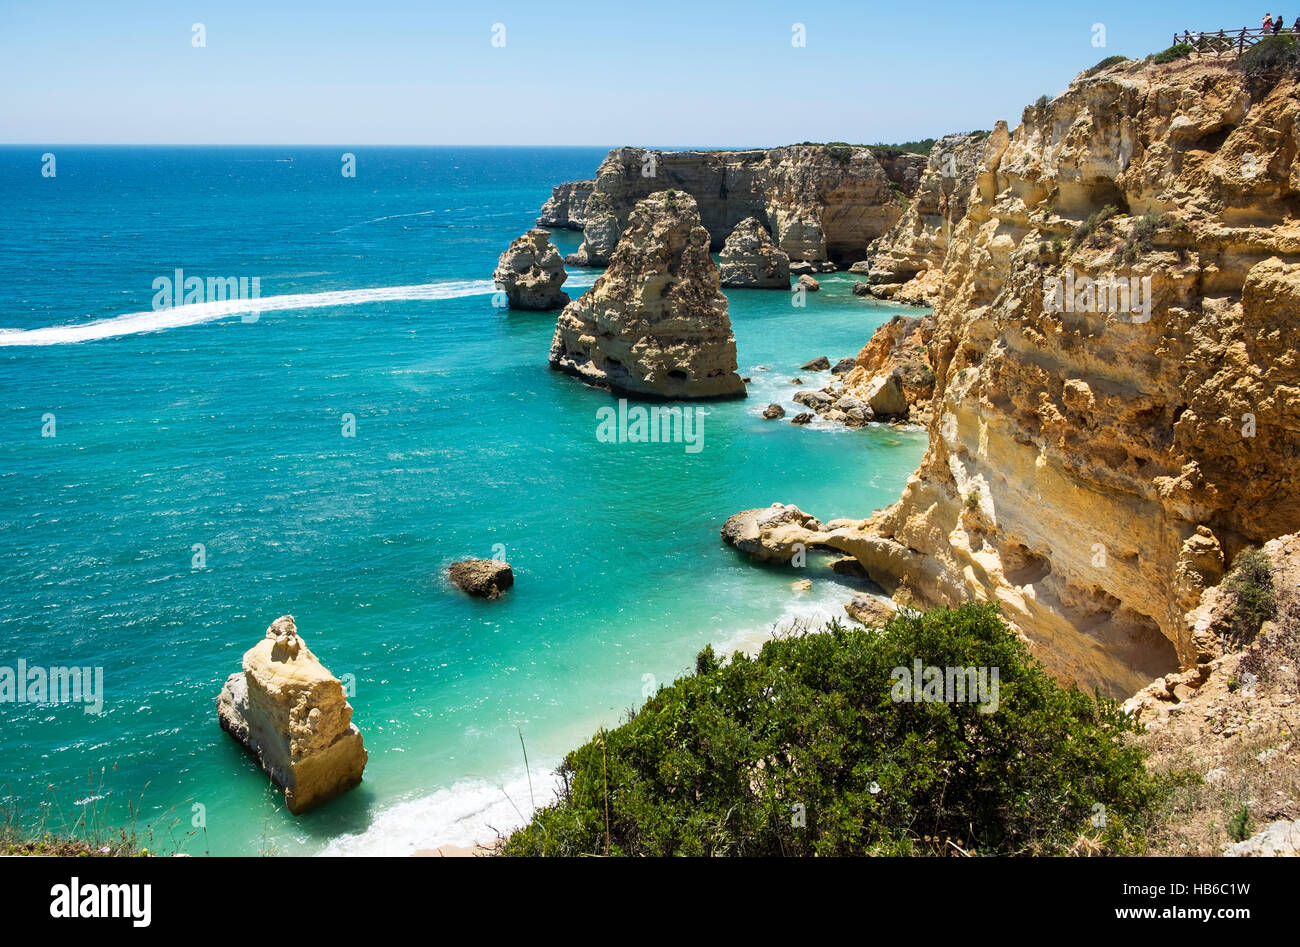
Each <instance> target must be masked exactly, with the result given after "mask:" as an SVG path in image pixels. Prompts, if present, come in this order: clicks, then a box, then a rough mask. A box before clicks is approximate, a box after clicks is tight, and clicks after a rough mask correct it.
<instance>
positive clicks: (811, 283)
mask: <svg viewBox="0 0 1300 947" xmlns="http://www.w3.org/2000/svg"><path fill="white" fill-rule="evenodd" d="M799 288H800V289H802V290H803V291H804V292H806V293H815V292H817V291H818V290H819V289H821V288H822V284H821V283H819V282H817V280H815V279H813V278H812V277H811V276H809V275H808V274H807V273H805V274H804V275H803V276H801V277H799Z"/></svg>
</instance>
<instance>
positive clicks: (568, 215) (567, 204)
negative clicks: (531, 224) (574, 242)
mask: <svg viewBox="0 0 1300 947" xmlns="http://www.w3.org/2000/svg"><path fill="white" fill-rule="evenodd" d="M595 187H596V182H595V181H570V182H569V183H567V184H559V185H556V186H555V187H553V188H551V198H550V200H548V201H547V202H546V203H545V204H543V205H542V212H541V215H540V216H539V217H538V218H537V226H539V227H545V228H546V229H548V230H581V229H582V228H583V227H585V226H586V225H587V200H588V198H590V197H591V192H592V191H593V190H595Z"/></svg>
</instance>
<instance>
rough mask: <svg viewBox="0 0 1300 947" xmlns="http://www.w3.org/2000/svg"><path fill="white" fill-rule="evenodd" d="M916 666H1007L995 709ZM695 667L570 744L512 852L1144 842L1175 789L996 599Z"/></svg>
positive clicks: (829, 850)
mask: <svg viewBox="0 0 1300 947" xmlns="http://www.w3.org/2000/svg"><path fill="white" fill-rule="evenodd" d="M918 659H919V660H920V661H921V663H922V664H923V665H924V666H929V667H939V668H966V667H971V668H986V669H989V668H997V669H998V670H999V680H998V685H997V691H996V694H997V698H996V699H997V705H996V708H995V709H994V710H993V711H992V712H983V710H984V709H985V708H982V706H981V705H980V704H978V703H973V702H961V701H952V702H945V701H942V700H938V701H929V702H927V701H920V702H909V701H903V700H895V699H894V698H893V692H894V691H895V690H896V689H897V688H896V685H895V680H896V678H895V675H894V672H895V669H900V668H907V669H911V668H913V666H914V665H913V662H914V660H918ZM696 668H697V673H696V674H695V675H693V676H688V677H684V678H682V679H681V680H678V681H677V682H675V683H674V684H672V685H671V686H670V687H666V688H661V689H660V691H659V693H657V694H656V695H655V696H654V697H652V698H650V700H649V701H647V702H646V704H645V705H644V707H643V708H642V709H641V710H640V712H639V713H636V714H635V715H633V716H632V718H631V719H630V720H629V721H628V722H627V723H625V724H624V725H622V726H620V727H618V728H617V729H614V730H609V731H602V732H600V733H599V734H597V736H596V738H595V739H593V740H592V741H591V742H590V743H588V744H586V745H585V746H583V747H581V748H579V749H577V750H575V751H573V752H572V753H570V754H569V755H568V756H567V757H566V758H565V760H564V762H563V764H562V765H561V766H560V768H559V771H558V772H559V775H560V776H561V777H562V787H561V789H560V790H559V793H558V796H559V798H558V799H557V801H556V802H555V804H553V805H551V806H550V807H548V808H545V809H542V810H540V811H539V812H537V813H536V814H535V815H534V817H533V819H532V821H531V822H530V823H529V824H528V825H526V826H524V827H523V828H521V829H520V830H518V831H517V832H515V833H514V834H513V835H511V836H510V837H509V838H508V839H506V840H505V841H504V843H503V852H504V853H505V854H508V855H582V854H601V853H606V852H608V853H610V854H617V855H814V854H816V855H856V854H924V853H927V852H930V853H935V852H939V851H941V850H945V851H947V852H948V853H952V846H959V847H960V848H961V849H962V850H963V851H967V852H978V853H980V854H992V853H1007V854H1020V853H1060V852H1065V851H1068V850H1069V849H1070V848H1071V846H1072V845H1074V844H1076V843H1077V842H1079V840H1080V839H1081V838H1083V837H1085V836H1086V837H1087V838H1088V840H1089V841H1088V844H1089V845H1090V846H1094V847H1100V848H1102V849H1103V850H1108V851H1125V850H1136V849H1138V848H1140V842H1135V841H1134V839H1135V838H1140V832H1141V830H1142V827H1143V826H1144V825H1145V824H1146V822H1147V820H1148V819H1149V818H1152V817H1153V816H1154V814H1155V811H1156V808H1157V806H1158V805H1159V803H1160V800H1161V799H1162V798H1163V797H1164V795H1165V793H1166V791H1167V790H1166V784H1165V783H1163V782H1161V781H1159V780H1157V779H1156V778H1155V777H1152V776H1150V775H1148V774H1147V772H1146V770H1145V769H1144V767H1143V763H1142V753H1141V751H1140V750H1138V749H1137V748H1135V747H1134V746H1132V745H1131V743H1129V742H1128V740H1127V739H1126V734H1127V733H1128V732H1129V731H1131V730H1132V729H1134V728H1135V726H1136V725H1135V724H1134V723H1132V722H1131V721H1130V720H1129V718H1128V717H1127V716H1125V715H1124V714H1123V712H1122V711H1121V710H1120V709H1119V707H1118V706H1117V705H1116V704H1115V703H1114V702H1113V701H1109V700H1105V699H1093V698H1091V697H1088V696H1087V695H1085V694H1082V693H1080V692H1079V691H1077V690H1074V689H1066V688H1064V687H1062V686H1061V685H1060V684H1058V683H1056V681H1054V680H1053V679H1052V678H1051V677H1050V676H1049V675H1048V674H1047V672H1046V671H1045V670H1044V669H1043V668H1042V666H1041V665H1039V664H1038V662H1037V661H1035V660H1034V659H1033V658H1031V657H1030V656H1029V654H1028V653H1027V651H1026V650H1025V647H1024V645H1023V644H1022V643H1021V641H1020V640H1019V639H1018V638H1017V636H1016V635H1015V634H1014V633H1013V632H1012V631H1011V630H1010V629H1009V628H1008V627H1007V626H1006V624H1005V623H1004V622H1003V621H1002V620H1001V618H1000V617H999V615H998V613H997V609H996V606H994V605H990V604H975V603H971V604H967V605H963V606H961V607H960V608H956V609H938V610H935V611H931V612H929V613H926V614H920V613H917V612H911V611H908V612H905V613H900V614H897V615H895V616H894V617H893V618H891V619H890V620H889V621H888V622H887V623H886V624H885V626H884V628H882V629H880V630H879V631H869V630H866V629H861V628H854V629H846V628H844V627H842V626H840V625H839V624H838V623H832V624H831V625H830V626H829V627H828V628H827V629H826V630H825V631H824V632H823V633H814V634H795V635H790V636H784V637H780V638H778V639H777V640H773V641H770V642H768V643H767V644H765V645H764V646H763V649H762V651H761V652H760V653H759V655H758V656H757V657H755V658H750V657H746V656H745V655H743V654H740V653H737V654H736V655H734V656H733V657H732V659H731V661H730V662H728V663H726V664H724V665H719V664H718V663H717V660H716V658H715V657H714V655H713V652H712V649H708V648H706V649H705V650H704V651H703V652H701V653H700V657H699V659H698V660H697V662H696ZM990 679H991V672H990ZM981 696H985V695H981ZM986 706H992V703H991V702H990V703H989V704H988V705H986ZM1099 812H1100V813H1104V818H1102V819H1100V820H1098V818H1097V814H1098V813H1099ZM1135 833H1136V834H1135Z"/></svg>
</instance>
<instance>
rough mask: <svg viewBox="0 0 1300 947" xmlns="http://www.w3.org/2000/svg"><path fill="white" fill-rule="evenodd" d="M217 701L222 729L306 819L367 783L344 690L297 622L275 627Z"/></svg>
mask: <svg viewBox="0 0 1300 947" xmlns="http://www.w3.org/2000/svg"><path fill="white" fill-rule="evenodd" d="M243 668H244V669H243V671H242V672H239V673H236V674H232V675H230V677H229V678H228V679H227V681H226V684H225V687H223V688H222V689H221V694H220V696H218V698H217V717H218V720H219V721H220V723H221V728H222V729H223V730H225V731H227V732H228V733H229V734H230V735H231V736H232V737H234V738H235V739H236V740H238V741H239V742H240V743H241V744H243V745H244V747H245V748H246V749H247V750H248V751H249V752H250V753H251V754H253V756H254V757H255V758H256V759H257V762H258V764H259V765H260V766H261V767H262V769H263V770H265V772H266V773H267V775H268V776H270V777H271V780H272V781H273V782H274V783H275V784H276V785H277V786H279V787H280V788H281V789H283V790H284V801H285V803H286V804H287V805H288V807H289V811H290V812H292V813H293V814H294V815H301V814H302V813H304V812H306V811H307V810H309V809H313V808H315V807H316V806H318V805H320V804H321V803H323V802H327V801H329V800H330V799H333V798H334V797H335V796H338V795H340V794H341V793H344V792H346V791H347V790H349V789H351V788H353V787H354V786H356V785H357V784H358V783H360V782H361V774H362V772H363V771H364V770H365V768H366V760H367V754H366V750H365V747H364V746H363V745H362V741H361V732H360V731H359V730H358V729H357V728H356V726H355V725H354V724H353V723H352V706H351V705H350V704H349V703H348V701H347V697H346V695H345V694H344V691H343V685H342V684H341V683H340V682H339V680H338V678H336V677H334V675H332V674H331V673H330V672H329V671H327V670H326V669H325V668H324V667H323V666H322V665H321V663H320V661H319V660H317V658H316V655H314V654H312V653H311V650H310V649H309V648H308V647H307V644H306V642H305V641H303V640H302V639H301V638H300V637H298V628H297V626H296V625H295V624H294V620H293V616H292V615H284V616H282V617H280V618H277V619H276V620H275V621H274V622H272V623H271V626H270V627H269V628H267V630H266V636H265V637H264V638H263V639H262V640H261V641H259V642H258V643H257V644H256V645H254V646H253V647H252V648H249V649H248V651H246V652H245V653H244V659H243Z"/></svg>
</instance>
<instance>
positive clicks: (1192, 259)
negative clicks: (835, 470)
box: [838, 61, 1300, 696]
mask: <svg viewBox="0 0 1300 947" xmlns="http://www.w3.org/2000/svg"><path fill="white" fill-rule="evenodd" d="M1297 91H1300V89H1298V87H1297V83H1296V82H1295V80H1293V79H1282V80H1280V81H1279V82H1278V83H1277V84H1276V85H1275V86H1273V87H1272V88H1271V89H1269V90H1266V91H1257V92H1255V93H1252V92H1251V90H1250V89H1248V88H1247V85H1246V82H1245V81H1244V80H1243V78H1242V76H1241V75H1240V74H1238V73H1235V72H1233V71H1232V70H1231V69H1229V68H1228V67H1226V66H1225V65H1222V64H1216V63H1212V62H1209V61H1197V62H1182V63H1178V64H1173V65H1169V66H1160V65H1154V64H1144V63H1141V62H1132V63H1129V64H1126V65H1124V66H1121V67H1118V68H1116V69H1112V70H1109V71H1106V72H1103V73H1100V74H1097V75H1095V76H1092V77H1080V78H1079V79H1076V80H1075V82H1074V83H1072V84H1071V86H1070V88H1069V89H1067V90H1066V91H1065V92H1063V93H1061V94H1060V95H1058V96H1057V97H1056V98H1055V99H1054V100H1052V101H1050V102H1046V103H1044V104H1042V105H1039V106H1034V107H1031V108H1029V109H1027V110H1026V111H1025V114H1024V117H1023V121H1022V124H1021V126H1020V127H1019V128H1018V129H1016V131H1015V134H1014V135H1011V134H1009V133H1008V132H1007V130H1006V128H1005V126H999V127H998V128H997V129H995V131H994V132H993V134H992V135H991V136H990V137H989V139H988V141H987V142H986V143H985V146H984V150H983V154H982V157H981V163H980V167H979V170H978V173H977V177H976V183H975V186H974V187H973V189H972V191H971V196H970V206H969V210H968V212H967V215H966V217H965V218H964V219H963V220H962V221H961V223H960V224H959V225H958V226H957V227H956V228H954V230H953V233H952V236H951V239H950V242H949V246H948V251H947V256H946V261H945V264H944V275H943V288H942V292H941V295H940V298H939V300H938V305H937V306H936V311H935V326H934V332H933V337H932V338H931V340H930V342H929V345H928V350H929V356H930V363H931V366H932V368H933V371H934V374H935V376H936V381H935V396H934V400H933V402H932V415H933V416H932V418H931V420H930V422H929V427H928V430H929V449H928V451H927V453H926V456H925V458H924V460H923V461H922V464H921V466H920V468H919V469H918V471H917V472H916V474H915V475H914V476H913V477H912V479H911V480H910V482H909V484H908V486H907V488H906V490H905V492H904V494H903V496H902V498H901V499H900V500H899V502H898V503H896V504H895V505H894V506H892V507H890V508H889V509H888V510H885V511H882V512H880V513H878V514H877V515H875V516H874V517H872V518H871V520H869V521H868V522H867V523H866V524H865V525H864V526H863V527H862V528H860V529H858V530H855V531H853V532H852V535H845V536H842V537H840V538H839V540H838V542H839V547H838V548H841V549H843V551H846V552H849V553H850V554H852V555H854V556H855V557H856V558H857V559H858V560H859V561H860V562H861V563H862V564H863V566H864V567H865V568H866V570H867V572H868V573H869V574H870V575H871V577H872V579H873V580H874V581H875V582H877V583H878V584H880V585H881V586H883V587H884V588H885V589H886V591H888V592H890V593H891V594H894V596H895V598H896V600H908V601H911V602H914V603H915V604H917V605H918V606H921V607H927V606H933V605H946V604H954V603H957V602H961V601H965V600H968V599H971V598H974V599H986V600H992V601H996V602H998V603H999V604H1000V605H1001V607H1002V611H1003V614H1004V615H1005V616H1006V617H1007V618H1008V619H1009V620H1010V621H1011V622H1012V623H1013V624H1015V625H1016V626H1017V627H1018V628H1019V629H1020V630H1021V632H1022V633H1023V634H1024V635H1025V636H1026V637H1027V638H1028V640H1029V642H1030V644H1031V646H1032V648H1033V649H1034V651H1035V653H1036V654H1037V655H1038V657H1039V658H1040V659H1041V660H1043V661H1044V662H1045V663H1046V664H1047V665H1048V666H1049V667H1050V668H1051V669H1052V670H1053V671H1054V672H1055V673H1056V674H1057V675H1058V676H1059V677H1061V678H1063V679H1065V680H1068V681H1074V682H1077V683H1079V684H1081V685H1083V686H1085V687H1093V686H1096V687H1098V688H1100V689H1101V690H1102V691H1103V692H1104V693H1109V694H1112V695H1117V696H1126V695H1129V694H1132V693H1133V692H1135V691H1136V690H1138V689H1139V688H1141V687H1142V686H1143V685H1144V684H1145V683H1146V682H1147V681H1150V680H1151V679H1152V678H1154V677H1157V676H1163V675H1165V674H1168V673H1171V672H1177V671H1180V670H1188V669H1193V668H1195V667H1196V666H1197V665H1198V664H1199V663H1201V660H1202V658H1203V656H1204V655H1203V653H1202V651H1201V643H1200V642H1199V641H1198V639H1197V637H1196V635H1194V634H1193V633H1192V629H1191V628H1189V627H1188V624H1187V622H1186V619H1185V616H1186V613H1187V611H1188V610H1189V609H1190V608H1192V607H1194V606H1195V605H1196V602H1197V599H1196V598H1195V587H1196V583H1195V582H1190V581H1189V576H1190V575H1191V574H1194V573H1196V572H1198V570H1203V569H1204V568H1205V567H1206V565H1207V558H1208V559H1209V560H1213V559H1214V558H1215V556H1214V554H1213V552H1212V548H1213V546H1215V545H1217V547H1218V549H1219V550H1220V551H1221V552H1222V555H1223V558H1224V560H1225V561H1231V560H1232V559H1233V557H1234V556H1235V555H1236V554H1237V552H1238V551H1240V550H1241V549H1242V548H1243V547H1244V546H1246V545H1248V544H1260V543H1262V542H1264V541H1266V540H1268V539H1270V538H1272V537H1275V536H1279V535H1282V534H1284V533H1289V532H1293V531H1295V530H1296V529H1297V528H1300V493H1297V491H1296V490H1295V489H1294V484H1295V477H1296V470H1297V458H1298V457H1300V358H1297V355H1296V344H1295V338H1296V331H1297V328H1298V327H1300V326H1298V324H1297V321H1298V319H1300V316H1297V313H1300V223H1298V222H1297V219H1296V217H1295V215H1294V214H1293V212H1292V210H1291V208H1292V207H1293V206H1294V205H1295V204H1296V203H1297V202H1300V176H1297V175H1296V174H1295V173H1293V171H1292V168H1293V158H1294V156H1295V155H1296V154H1297V153H1300V138H1298V136H1297V128H1298V123H1297V119H1300V96H1297V94H1296V93H1297ZM1084 278H1086V279H1087V281H1088V282H1084V281H1083V279H1084ZM1120 278H1122V279H1124V281H1125V283H1124V286H1125V288H1127V289H1128V290H1129V293H1128V294H1127V296H1128V298H1127V299H1125V294H1123V293H1120V292H1119V291H1118V289H1117V288H1116V289H1114V290H1113V291H1111V290H1108V291H1107V294H1106V301H1105V302H1103V304H1102V305H1100V306H1099V305H1098V293H1097V291H1096V290H1095V289H1092V290H1089V289H1088V287H1089V286H1092V285H1093V284H1092V282H1091V281H1092V280H1094V279H1102V280H1104V281H1106V282H1105V285H1107V286H1116V285H1117V284H1115V283H1113V280H1117V279H1120ZM1066 285H1068V286H1069V287H1070V299H1069V305H1068V306H1067V305H1066V303H1065V301H1064V299H1063V297H1064V292H1063V288H1064V287H1065V286H1066ZM1147 303H1149V304H1150V305H1149V306H1148V305H1147ZM1203 530H1204V532H1203ZM1207 533H1208V535H1207ZM1189 541H1191V542H1190V545H1189ZM1207 549H1209V550H1211V551H1210V552H1209V553H1208V554H1207Z"/></svg>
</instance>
